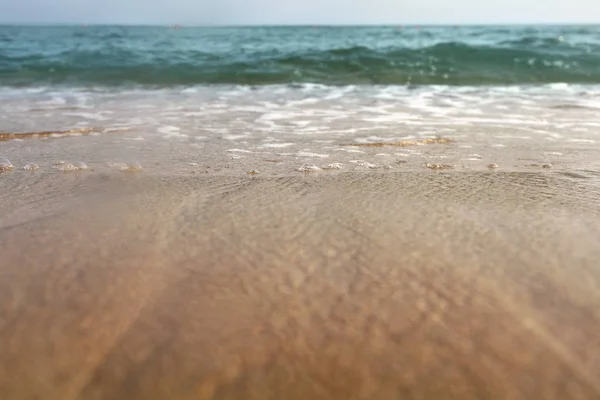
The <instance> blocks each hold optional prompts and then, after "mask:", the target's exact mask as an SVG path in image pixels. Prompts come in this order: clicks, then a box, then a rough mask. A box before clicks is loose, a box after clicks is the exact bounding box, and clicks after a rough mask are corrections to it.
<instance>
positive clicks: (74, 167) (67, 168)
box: [56, 161, 90, 172]
mask: <svg viewBox="0 0 600 400" xmlns="http://www.w3.org/2000/svg"><path fill="white" fill-rule="evenodd" d="M56 169H58V170H59V171H60V172H73V171H87V170H89V169H90V168H89V167H88V166H87V165H86V163H84V162H81V161H79V162H75V163H67V162H64V161H61V162H60V163H57V164H56Z"/></svg>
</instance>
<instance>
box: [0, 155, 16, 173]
mask: <svg viewBox="0 0 600 400" xmlns="http://www.w3.org/2000/svg"><path fill="white" fill-rule="evenodd" d="M13 168H14V167H13V165H12V164H11V162H10V161H8V159H6V158H3V157H0V172H7V171H12V169H13Z"/></svg>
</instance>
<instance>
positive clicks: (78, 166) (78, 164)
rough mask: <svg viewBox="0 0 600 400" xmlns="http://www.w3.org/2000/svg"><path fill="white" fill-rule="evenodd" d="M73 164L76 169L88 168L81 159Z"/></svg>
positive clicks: (84, 169)
mask: <svg viewBox="0 0 600 400" xmlns="http://www.w3.org/2000/svg"><path fill="white" fill-rule="evenodd" d="M73 166H75V168H77V170H78V171H87V170H89V169H90V167H88V166H87V164H86V163H84V162H82V161H79V162H76V163H74V164H73Z"/></svg>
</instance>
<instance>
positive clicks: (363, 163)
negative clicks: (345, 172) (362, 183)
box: [350, 160, 379, 169]
mask: <svg viewBox="0 0 600 400" xmlns="http://www.w3.org/2000/svg"><path fill="white" fill-rule="evenodd" d="M350 162H351V163H353V164H356V165H358V166H359V167H364V168H370V169H377V168H379V165H377V164H372V163H370V162H367V161H364V160H351V161H350Z"/></svg>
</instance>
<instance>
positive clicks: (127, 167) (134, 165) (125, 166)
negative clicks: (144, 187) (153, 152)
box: [108, 161, 143, 172]
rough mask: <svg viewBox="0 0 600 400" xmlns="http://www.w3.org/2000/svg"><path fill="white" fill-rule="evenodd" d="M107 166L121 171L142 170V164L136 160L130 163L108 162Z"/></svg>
mask: <svg viewBox="0 0 600 400" xmlns="http://www.w3.org/2000/svg"><path fill="white" fill-rule="evenodd" d="M108 166H109V167H110V168H115V169H118V170H119V171H122V172H139V171H142V170H143V168H142V165H141V164H140V163H139V162H137V161H134V162H131V163H109V164H108Z"/></svg>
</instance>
